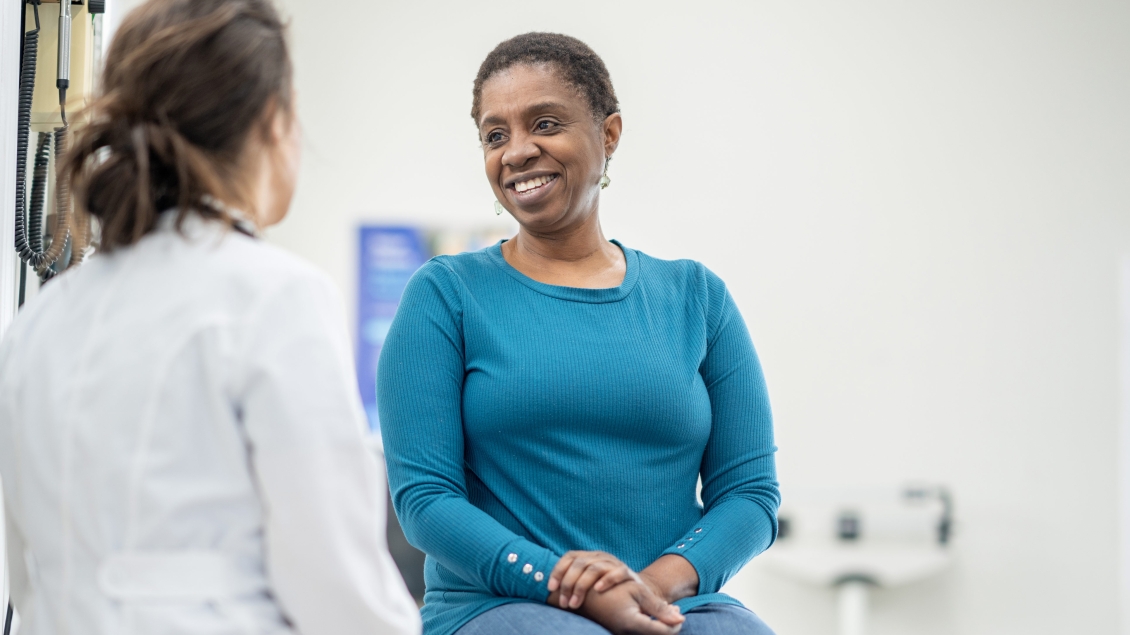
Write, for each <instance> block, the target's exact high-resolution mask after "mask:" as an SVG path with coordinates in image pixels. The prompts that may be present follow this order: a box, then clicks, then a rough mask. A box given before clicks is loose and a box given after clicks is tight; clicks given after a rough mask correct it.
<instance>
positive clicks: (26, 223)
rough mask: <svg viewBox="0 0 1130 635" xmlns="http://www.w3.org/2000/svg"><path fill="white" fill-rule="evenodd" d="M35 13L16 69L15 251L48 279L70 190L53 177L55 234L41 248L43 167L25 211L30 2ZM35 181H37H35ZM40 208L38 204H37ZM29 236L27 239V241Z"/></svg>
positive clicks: (63, 132)
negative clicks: (54, 181) (17, 80)
mask: <svg viewBox="0 0 1130 635" xmlns="http://www.w3.org/2000/svg"><path fill="white" fill-rule="evenodd" d="M30 4H32V9H33V10H34V12H35V29H33V30H31V31H28V32H26V33H24V50H23V64H22V65H21V67H20V93H19V100H18V102H17V103H18V114H17V121H16V124H17V125H16V151H17V153H18V157H17V160H16V252H17V253H18V254H19V256H20V259H21V260H23V261H24V262H25V263H27V264H29V265H31V266H32V267H33V268H34V269H35V270H36V271H37V272H39V274H40V276H41V277H44V278H45V279H46V278H50V277H52V276H53V275H54V272H52V271H51V270H50V267H51V265H52V264H54V263H55V261H56V260H58V259H59V256H61V255H62V254H63V250H64V249H65V248H66V246H67V239H68V237H69V236H70V206H71V201H70V187H69V185H68V184H67V183H66V182H65V179H59V178H58V177H59V174H56V184H55V193H56V197H55V216H56V217H55V231H54V232H53V233H52V239H51V246H50V247H48V248H47V249H46V251H45V250H44V249H43V237H42V236H43V234H42V227H43V226H42V214H37V213H35V212H36V211H38V210H37V208H36V207H35V204H36V202H37V196H36V191H37V189H39V188H42V192H41V193H40V196H39V198H40V199H42V198H45V197H46V196H45V192H46V187H47V185H46V180H47V167H46V165H44V166H43V171H42V176H43V179H42V183H41V184H37V183H36V182H33V183H32V201H31V202H32V206H33V211H32V218H31V219H29V218H28V210H27V203H28V200H27V146H28V141H29V139H28V136H29V133H30V132H31V104H32V97H33V95H34V90H35V67H36V61H37V59H38V57H39V29H40V24H39V2H38V0H31V1H30ZM66 121H67V120H66V114H65V113H63V126H62V127H61V128H56V129H55V135H54V136H55V165H56V171H58V166H59V165H60V163H61V161H59V159H60V158H62V156H63V152H64V151H65V150H66V142H67V132H68V130H69V128H70V126H68V125H67V123H66ZM43 136H44V135H41V136H40V139H39V147H37V152H36V174H35V176H39V175H40V174H39V167H40V156H41V153H42V152H46V150H45V149H44V147H43V145H44V139H43ZM37 181H38V179H37ZM39 203H40V205H42V201H39ZM29 234H31V237H30V238H29Z"/></svg>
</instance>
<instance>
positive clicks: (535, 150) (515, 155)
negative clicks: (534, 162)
mask: <svg viewBox="0 0 1130 635" xmlns="http://www.w3.org/2000/svg"><path fill="white" fill-rule="evenodd" d="M539 156H541V148H539V147H538V146H537V144H536V143H534V142H533V139H531V138H530V137H529V136H525V135H524V136H522V137H513V138H511V141H510V144H509V146H508V147H507V148H506V152H504V153H502V163H503V165H509V166H510V167H515V168H520V167H522V166H524V165H526V163H528V162H529V161H530V159H536V158H537V157H539Z"/></svg>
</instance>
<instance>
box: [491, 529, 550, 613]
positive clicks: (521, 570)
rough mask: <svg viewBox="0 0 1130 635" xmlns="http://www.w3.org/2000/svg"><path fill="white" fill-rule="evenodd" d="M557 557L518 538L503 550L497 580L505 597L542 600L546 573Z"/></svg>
mask: <svg viewBox="0 0 1130 635" xmlns="http://www.w3.org/2000/svg"><path fill="white" fill-rule="evenodd" d="M559 559H560V556H558V555H557V554H555V553H553V552H552V551H550V550H548V549H546V548H544V547H540V546H538V545H535V544H533V543H532V542H529V541H528V540H517V541H514V542H512V543H510V544H509V545H507V548H506V549H503V550H502V553H501V555H500V557H499V562H498V563H497V564H498V566H497V568H496V569H495V571H496V579H497V580H498V582H499V585H498V586H499V587H500V590H501V591H502V592H503V594H504V596H505V597H519V598H526V599H529V600H534V601H537V602H545V601H546V598H548V597H549V587H548V586H547V585H548V584H549V574H550V572H551V571H553V567H554V566H555V565H556V564H557V561H558V560H559Z"/></svg>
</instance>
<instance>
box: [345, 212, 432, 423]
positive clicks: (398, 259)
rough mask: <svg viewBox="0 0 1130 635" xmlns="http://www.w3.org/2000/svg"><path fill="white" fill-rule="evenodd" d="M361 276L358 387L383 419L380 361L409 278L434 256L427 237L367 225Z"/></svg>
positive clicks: (372, 419)
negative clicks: (379, 401) (379, 404)
mask: <svg viewBox="0 0 1130 635" xmlns="http://www.w3.org/2000/svg"><path fill="white" fill-rule="evenodd" d="M360 239H361V244H360V250H359V251H358V253H359V254H360V258H359V260H360V265H361V270H360V272H359V275H358V277H357V279H358V282H359V285H360V288H359V289H358V294H357V330H358V332H357V383H358V386H359V387H360V389H361V401H362V402H363V403H364V404H365V413H366V414H367V415H368V416H369V427H370V428H371V429H372V430H373V431H374V432H376V431H378V430H379V429H380V420H379V419H378V417H377V359H378V358H379V357H380V354H381V345H382V344H384V341H385V336H386V335H388V329H389V327H390V326H391V325H392V318H393V317H394V316H395V315H396V307H397V306H398V305H399V304H400V296H401V295H402V294H403V293H404V287H405V286H406V285H407V284H408V279H409V278H411V277H412V274H413V273H415V271H416V270H417V269H419V268H420V266H421V265H423V264H424V263H425V262H427V260H428V257H429V250H428V247H427V244H426V242H425V240H424V234H423V232H421V231H420V230H419V229H416V228H413V227H362V228H361V231H360Z"/></svg>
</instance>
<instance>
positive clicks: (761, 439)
mask: <svg viewBox="0 0 1130 635" xmlns="http://www.w3.org/2000/svg"><path fill="white" fill-rule="evenodd" d="M701 275H702V276H703V278H702V282H703V285H704V288H705V293H704V294H703V297H705V307H704V308H705V312H706V321H707V334H708V337H707V342H706V355H705V357H704V359H703V362H702V365H701V367H700V369H699V372H700V373H701V375H702V378H703V381H704V382H705V384H706V389H707V392H708V394H709V395H710V409H711V414H712V425H711V432H710V440H709V441H708V442H707V446H706V451H705V453H704V455H703V459H702V468H701V476H702V501H703V506H704V508H705V515H704V516H703V518H702V520H701V521H699V522H697V523H695V524H694V526H693V527H688V528H687V529H686V532H685V534H684V535H683V536H682V537H681V538H680V539H679V540H678V541H676V543H675V544H673V545H671V546H670V547H669V548H668V549H667V550H666V551H665V552H664V553H665V554H669V553H675V554H679V555H682V556H684V557H685V558H686V559H687V560H689V561H690V563H691V564H692V565H694V567H695V570H696V571H697V572H698V575H699V593H700V594H705V593H714V592H717V591H718V589H720V588H721V587H722V585H723V584H725V582H726V581H727V580H728V579H730V577H732V576H733V575H734V574H735V573H737V571H738V570H739V569H741V567H742V566H744V565H745V564H746V563H747V562H749V561H750V559H752V558H753V557H754V556H756V555H757V554H759V553H761V552H762V551H764V550H765V549H767V548H769V546H770V545H771V544H773V541H774V540H775V539H776V536H777V508H778V506H779V505H780V493H779V490H778V484H777V477H776V467H775V463H774V453H775V452H776V449H777V448H776V447H775V446H774V444H773V419H772V414H771V412H770V409H769V395H768V391H767V389H766V386H765V378H764V376H763V374H762V371H761V364H760V362H759V361H758V358H757V353H756V352H755V351H754V348H753V343H752V342H751V340H750V336H749V332H748V330H747V329H746V325H745V322H744V321H743V320H742V316H741V314H740V313H739V312H738V308H737V305H736V304H735V303H734V300H733V298H732V297H731V296H730V294H729V292H728V291H727V290H726V288H725V285H724V284H723V283H722V281H721V280H720V279H719V278H717V277H716V276H715V275H714V274H712V273H710V272H709V271H707V270H705V268H704V269H702V274H701Z"/></svg>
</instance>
